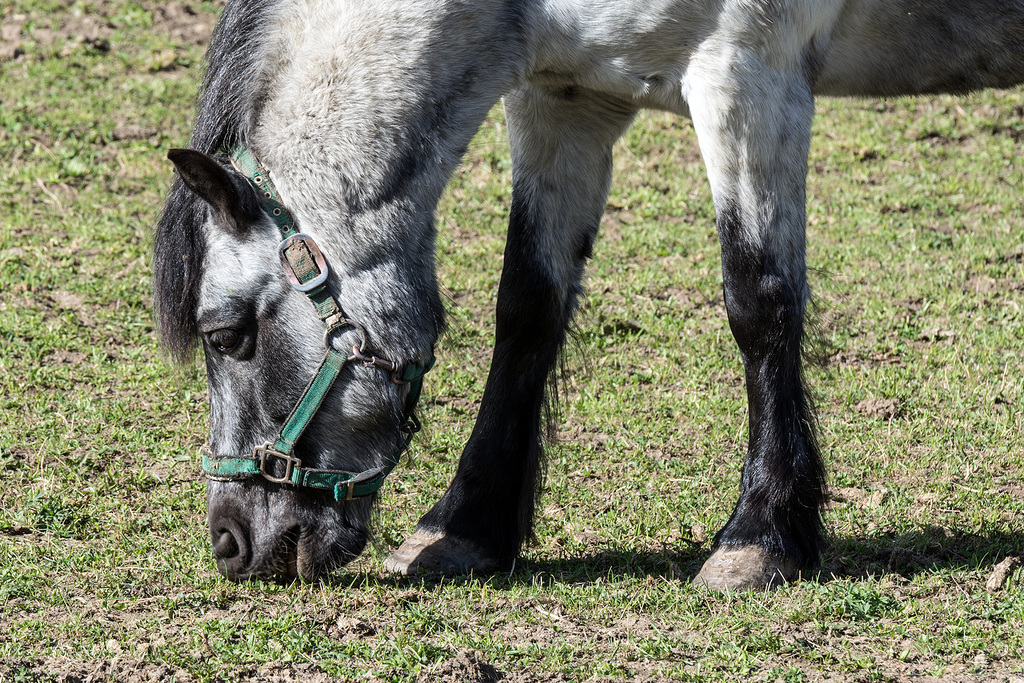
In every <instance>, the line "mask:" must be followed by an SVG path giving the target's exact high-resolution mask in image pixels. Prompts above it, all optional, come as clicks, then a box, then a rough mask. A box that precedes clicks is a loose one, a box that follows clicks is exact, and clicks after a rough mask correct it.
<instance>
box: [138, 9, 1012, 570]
mask: <svg viewBox="0 0 1024 683" xmlns="http://www.w3.org/2000/svg"><path fill="white" fill-rule="evenodd" d="M1022 80H1024V0H408V1H406V2H382V1H380V0H317V1H312V0H232V1H231V2H230V3H229V4H228V6H227V7H226V8H225V10H224V13H223V15H222V17H221V19H220V21H219V23H218V25H217V28H216V30H215V33H214V36H213V39H212V43H211V45H210V48H209V52H208V57H207V71H206V75H205V80H204V82H203V86H202V90H201V93H200V97H199V108H198V120H197V123H196V126H195V129H194V132H193V134H192V137H191V140H190V142H189V149H182V150H173V151H172V152H171V153H170V154H169V156H170V158H171V160H172V161H173V163H174V165H175V167H176V169H177V172H178V178H177V180H176V181H175V183H174V185H173V187H172V188H171V191H170V195H169V198H168V200H167V204H166V207H165V209H164V212H163V215H162V218H161V219H160V222H159V225H158V228H157V235H156V243H155V257H154V264H155V286H156V299H157V309H158V315H159V319H160V330H161V335H162V339H163V342H164V344H165V345H166V347H167V348H168V349H169V351H170V352H171V354H172V356H173V357H174V358H175V359H177V360H185V359H187V358H188V357H189V356H190V355H191V354H192V353H193V352H194V350H195V348H196V346H197V342H198V343H201V345H202V348H203V350H204V353H205V358H206V369H207V376H208V380H209V402H210V432H209V440H208V444H207V446H206V447H205V448H204V456H203V463H204V469H205V471H206V473H207V475H208V477H209V478H210V483H209V488H208V504H209V524H210V534H211V539H212V543H213V551H214V554H215V556H216V558H217V563H218V567H219V569H220V571H221V572H222V573H223V574H224V575H226V576H228V577H230V578H233V579H244V578H247V577H264V578H265V577H272V576H285V577H296V576H298V577H301V578H302V579H306V580H311V579H315V578H317V577H320V576H322V575H324V574H325V573H327V572H329V571H330V570H332V569H334V568H336V567H338V566H340V565H342V564H344V563H345V562H347V561H349V560H351V559H352V558H354V557H356V556H357V555H358V553H360V552H361V550H362V549H363V547H364V545H365V543H366V540H367V534H368V530H367V529H368V520H369V518H370V509H371V505H372V501H373V499H374V497H375V492H376V491H377V489H378V488H379V486H380V485H381V483H382V482H383V481H384V477H385V476H386V475H387V473H388V472H389V471H390V470H391V468H392V467H393V466H394V464H395V462H397V459H398V457H399V456H400V455H401V452H402V449H403V447H404V446H405V445H406V444H407V442H408V439H409V438H410V436H411V434H412V433H413V432H414V431H415V429H416V426H417V424H416V422H415V417H414V414H413V411H414V408H415V404H416V399H417V396H418V394H419V386H420V383H421V381H422V376H423V373H424V372H426V371H427V370H428V369H429V367H430V364H431V362H432V359H433V347H434V344H435V342H436V340H437V339H438V336H439V334H440V333H441V331H442V327H443V309H442V304H441V300H440V297H439V294H438V286H437V281H436V275H435V266H434V242H435V228H434V211H435V207H436V204H437V202H438V198H439V197H440V195H441V193H442V191H443V189H444V187H445V185H446V183H447V182H448V180H449V178H450V176H451V174H452V172H453V170H454V169H455V168H456V166H457V164H458V163H459V160H460V159H461V157H462V156H463V154H464V153H465V151H466V148H467V145H468V144H469V142H470V140H471V138H472V137H473V135H474V133H475V131H476V130H477V128H478V127H479V126H480V124H481V123H482V121H483V120H484V118H485V116H486V115H487V113H488V112H489V111H490V109H491V108H492V107H493V106H494V105H495V103H497V102H498V101H499V99H501V100H503V102H504V107H505V114H506V117H507V122H508V131H509V137H510V142H511V151H512V160H513V193H512V205H511V212H510V219H509V227H508V238H507V242H506V246H505V259H504V266H503V270H502V275H501V283H500V287H499V290H498V295H497V311H496V315H497V317H496V329H495V345H494V353H493V358H492V361H491V366H490V372H489V375H488V378H487V385H486V388H485V389H484V393H483V399H482V402H481V405H480V411H479V415H478V417H477V420H476V424H475V426H474V429H473V431H472V435H471V436H470V438H469V441H468V443H467V444H466V446H465V449H464V451H463V453H462V456H461V459H460V461H459V465H458V470H457V472H456V473H455V476H454V479H453V480H452V482H451V484H450V486H449V487H448V489H447V491H446V492H445V493H444V495H443V496H442V497H441V499H440V500H439V501H438V502H437V503H436V504H435V505H434V506H433V508H432V509H430V510H429V511H428V512H427V513H426V514H425V515H424V516H423V517H422V518H421V519H420V521H419V524H418V525H417V527H416V530H415V531H414V533H413V534H412V536H411V537H410V538H409V539H408V540H406V541H405V543H403V544H402V546H401V547H400V548H399V549H398V550H397V551H396V552H395V553H394V554H393V555H392V556H391V557H390V558H389V559H388V561H387V563H386V564H387V567H388V568H389V569H391V570H393V571H397V572H400V573H415V572H420V571H433V572H442V573H453V572H464V571H469V570H474V571H477V572H487V571H494V570H497V569H499V568H507V567H509V566H511V565H512V563H513V562H514V560H515V558H516V556H517V555H518V553H519V552H520V549H521V546H522V544H523V542H524V540H525V539H526V538H527V537H528V536H529V535H530V533H531V527H532V520H533V516H534V509H535V501H536V497H537V494H538V486H539V483H538V482H539V479H540V468H541V465H542V445H541V431H542V430H541V426H540V422H541V410H542V405H543V402H544V392H545V387H546V384H547V380H548V377H549V374H550V373H551V372H552V369H553V367H554V366H555V364H556V362H557V359H558V356H559V352H560V349H561V347H562V344H563V342H564V340H565V338H566V328H567V326H568V325H569V323H570V319H571V318H572V316H573V312H574V310H575V308H576V306H577V303H578V300H579V298H580V294H581V279H582V276H583V273H584V267H585V264H586V262H587V259H588V258H589V257H590V255H591V249H592V245H593V243H594V239H595V236H596V234H597V231H598V226H599V222H600V219H601V215H602V212H603V210H604V206H605V202H606V196H607V192H608V189H609V184H610V182H611V169H612V146H613V144H614V143H615V141H616V140H617V139H618V138H619V136H620V135H622V133H623V132H624V131H625V130H626V128H627V127H628V126H629V125H630V123H631V121H632V120H633V117H634V115H635V114H636V112H637V111H638V110H639V109H640V108H643V107H648V108H656V109H663V110H668V111H672V112H675V113H677V114H680V115H683V116H688V117H690V118H691V119H692V121H693V125H694V128H695V130H696V133H697V138H698V142H699V145H700V149H701V152H702V154H703V158H704V161H705V164H706V167H707V175H708V179H709V181H710V183H711V189H712V194H713V197H714V205H715V210H716V224H717V230H718V237H719V240H720V243H721V249H722V268H723V271H724V293H725V304H726V309H727V312H728V319H729V325H730V328H731V330H732V333H733V336H734V337H735V340H736V343H737V345H738V346H739V350H740V354H741V356H742V359H743V366H744V371H745V377H746V388H747V395H748V401H749V445H748V451H747V456H746V462H745V464H744V467H743V474H742V480H741V484H740V492H739V500H738V502H737V504H736V507H735V510H734V511H733V513H732V515H731V517H730V518H729V520H728V521H727V522H726V524H725V526H724V527H723V528H722V529H721V530H720V531H719V532H718V534H717V535H716V536H715V540H714V548H713V551H712V555H711V556H710V558H709V559H708V560H707V562H706V563H705V565H704V567H703V568H702V569H701V571H700V573H699V574H698V575H697V577H696V578H695V579H694V580H695V582H696V583H699V584H704V585H708V586H711V587H716V588H742V587H760V588H763V587H765V586H768V585H773V584H776V583H779V582H782V581H786V580H791V579H793V578H794V577H796V576H797V575H798V574H799V572H800V571H801V570H802V569H803V568H805V567H809V566H812V565H814V564H815V563H816V562H818V560H819V555H820V551H821V547H822V534H823V529H822V526H823V525H822V518H821V509H822V505H823V502H824V499H825V485H826V481H825V474H824V467H823V463H822V458H821V455H820V454H819V449H818V447H817V445H816V439H815V418H814V414H813V411H812V407H811V403H810V401H809V399H808V396H807V392H806V390H805V386H804V380H803V378H802V372H801V342H802V339H803V319H804V310H805V306H806V304H807V301H808V297H809V293H808V285H807V279H806V266H805V262H804V253H805V245H804V234H805V225H804V211H805V197H804V192H805V190H804V185H805V179H806V173H807V154H808V146H809V140H810V128H811V119H812V116H813V112H814V95H815V94H828V95H851V96H895V95H903V94H917V93H938V92H965V91H969V90H972V89H977V88H985V87H1008V86H1012V85H1015V84H1018V83H1020V82H1022Z"/></svg>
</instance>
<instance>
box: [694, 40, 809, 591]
mask: <svg viewBox="0 0 1024 683" xmlns="http://www.w3.org/2000/svg"><path fill="white" fill-rule="evenodd" d="M780 61H781V60H780ZM686 86H687V88H686V91H687V100H688V102H689V104H690V111H691V115H692V117H693V121H694V127H695V129H696V131H697V136H698V140H699V142H700V145H701V151H702V153H703V155H704V159H705V163H706V165H707V171H708V177H709V180H710V181H711V186H712V193H713V195H714V201H715V209H716V214H717V228H718V235H719V241H720V243H721V248H722V269H723V276H724V290H725V305H726V310H727V312H728V316H729V326H730V328H731V329H732V333H733V336H734V338H735V340H736V343H737V344H738V346H739V349H740V353H741V356H742V359H743V366H744V371H745V376H746V387H747V399H748V404H749V444H748V450H747V457H746V462H745V464H744V466H743V474H742V477H741V484H740V497H739V501H738V503H737V504H736V508H735V510H734V511H733V513H732V516H731V517H730V518H729V520H728V522H727V523H726V525H725V527H724V528H722V530H721V531H719V532H718V534H717V535H716V536H715V543H714V545H715V548H714V551H713V553H712V555H711V557H710V558H709V559H708V561H707V562H706V563H705V565H704V567H703V568H702V569H701V571H700V573H699V574H698V575H697V577H696V578H695V579H694V582H695V583H697V584H704V585H708V586H711V587H714V588H720V589H724V588H729V589H736V588H747V587H752V588H762V589H763V588H764V587H766V586H769V585H773V584H776V583H780V582H784V581H787V580H790V579H792V578H794V577H796V576H797V575H798V573H799V571H800V570H801V569H803V568H805V567H808V566H810V565H814V564H816V563H817V562H818V559H819V554H820V548H821V543H822V542H821V538H822V522H821V512H820V510H821V506H822V503H823V497H824V487H825V474H824V467H823V464H822V461H821V456H820V454H819V452H818V448H817V445H816V441H815V422H814V415H813V411H812V407H811V403H810V400H809V398H808V396H807V393H806V391H805V389H804V385H803V379H802V376H801V342H802V337H803V318H804V308H805V304H806V301H807V299H808V288H807V279H806V268H805V263H804V201H805V199H804V184H805V180H806V172H807V152H808V147H809V140H810V124H811V118H812V116H813V111H814V103H813V98H812V96H811V91H810V86H809V85H808V82H807V78H806V76H805V75H804V74H803V71H802V66H801V65H800V64H799V63H797V64H794V65H793V66H792V67H786V66H785V65H784V64H783V65H782V66H780V65H779V64H778V63H773V64H771V65H769V64H768V63H767V62H765V61H763V60H762V59H761V57H760V56H759V55H758V54H756V53H755V52H754V51H753V50H749V51H748V50H745V49H744V48H739V47H736V46H734V45H710V44H709V45H708V49H707V50H705V51H702V52H701V53H700V54H698V55H696V56H695V57H694V59H693V61H692V62H691V65H690V68H689V71H688V75H687V81H686Z"/></svg>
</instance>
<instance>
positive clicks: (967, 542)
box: [326, 526, 1024, 589]
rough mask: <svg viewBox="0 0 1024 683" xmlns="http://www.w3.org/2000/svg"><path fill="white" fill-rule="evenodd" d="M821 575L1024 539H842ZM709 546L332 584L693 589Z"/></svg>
mask: <svg viewBox="0 0 1024 683" xmlns="http://www.w3.org/2000/svg"><path fill="white" fill-rule="evenodd" d="M830 542H831V545H830V546H829V548H828V549H827V550H826V551H825V553H824V556H823V558H822V564H821V567H820V568H819V569H818V570H812V571H811V572H809V573H808V574H805V576H806V577H807V578H809V579H811V580H815V581H818V582H821V583H827V582H829V581H832V580H835V579H854V580H857V579H869V578H872V577H875V578H877V577H880V576H883V575H885V574H899V575H901V576H903V577H904V578H908V579H909V578H913V577H914V576H915V575H918V574H927V573H934V572H941V571H950V570H976V569H983V568H987V567H991V566H992V565H994V564H996V563H998V562H1000V561H1001V560H1003V559H1004V558H1005V557H1007V556H1010V555H1016V556H1019V557H1020V556H1024V531H1022V532H1021V533H1009V532H1006V531H994V530H993V531H985V530H982V531H981V532H978V533H970V532H964V531H957V530H951V529H944V528H941V527H935V526H923V527H920V528H917V529H914V530H911V531H904V532H901V533H896V532H892V531H890V532H886V531H879V532H876V533H874V534H873V535H871V536H868V537H863V536H839V537H833V538H831V539H830ZM710 552H711V551H710V549H709V547H708V546H707V545H706V544H691V545H690V546H689V547H682V548H680V547H665V548H661V549H650V550H635V549H622V548H608V549H603V550H598V551H596V552H589V553H587V554H582V555H579V556H578V557H564V558H558V559H529V558H527V559H520V560H519V561H518V562H517V563H516V566H515V567H513V568H512V570H511V571H508V572H495V573H493V574H489V575H473V574H466V575H462V576H450V577H440V576H429V575H428V576H422V577H405V576H396V575H389V574H386V573H378V572H374V571H369V572H366V573H363V572H359V573H352V574H348V575H345V574H341V575H337V576H333V577H332V578H331V579H327V580H326V581H327V582H328V583H330V584H332V585H335V586H343V587H350V588H360V587H363V588H365V587H369V586H371V585H372V586H378V587H389V588H396V589H401V588H412V587H424V588H428V589H429V588H434V587H437V586H439V585H441V584H446V585H453V584H454V585H459V584H470V583H476V582H479V581H487V582H488V585H490V586H491V587H493V588H497V589H501V588H511V587H514V586H519V585H523V584H524V583H535V582H538V581H545V582H551V583H556V584H586V583H593V582H595V581H598V580H600V579H611V580H622V579H630V578H646V577H655V578H662V579H664V580H666V581H680V582H683V583H689V582H690V581H691V580H692V579H693V577H694V576H696V575H697V572H698V571H700V568H701V565H702V564H703V563H704V561H705V560H706V559H707V558H708V556H709V555H710Z"/></svg>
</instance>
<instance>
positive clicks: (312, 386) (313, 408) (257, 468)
mask: <svg viewBox="0 0 1024 683" xmlns="http://www.w3.org/2000/svg"><path fill="white" fill-rule="evenodd" d="M231 161H232V164H234V166H235V168H237V169H238V170H239V171H240V172H241V173H243V174H244V175H246V176H247V177H248V178H249V180H251V181H252V182H253V184H254V185H256V187H257V189H259V191H260V192H261V193H262V195H263V206H264V209H265V210H266V211H267V213H268V215H270V217H271V219H272V220H273V221H274V224H275V225H277V227H278V230H279V231H280V232H281V237H282V241H281V244H280V245H279V246H278V254H279V256H280V258H281V266H282V267H283V268H284V272H285V276H286V277H287V278H288V280H289V282H291V284H292V286H293V287H294V288H295V289H297V290H299V291H300V292H303V293H304V294H305V295H306V296H307V297H308V298H309V300H310V302H312V304H313V307H314V308H315V309H316V312H317V315H318V316H319V317H320V320H322V321H323V323H324V325H325V327H326V332H325V336H324V340H325V342H326V346H327V352H326V354H325V355H324V359H323V361H322V362H321V363H320V367H319V368H317V371H316V373H315V374H314V375H313V378H312V379H311V380H310V381H309V384H307V385H306V389H305V390H304V391H303V392H302V396H301V398H299V401H298V403H296V404H295V407H294V408H293V409H292V412H291V414H290V415H289V416H288V419H286V420H285V423H284V426H282V427H281V430H280V431H279V432H278V434H277V438H276V439H275V440H274V442H273V443H271V442H269V441H268V442H267V443H265V444H263V445H262V446H257V447H256V448H255V449H253V453H252V455H251V456H242V457H237V456H222V455H215V454H214V453H213V452H212V451H211V450H210V449H209V447H208V446H204V447H203V472H204V473H205V474H206V476H207V477H208V478H209V479H213V480H216V481H235V480H239V479H248V478H250V477H256V476H262V477H263V478H265V479H266V480H268V481H270V482H273V483H276V484H289V485H292V486H304V487H310V488H318V489H328V490H332V491H333V493H334V499H335V500H352V499H353V498H358V497H361V496H368V495H371V494H372V493H374V492H376V491H377V490H378V489H379V488H380V487H381V485H382V484H383V483H384V478H385V477H387V476H388V474H390V473H391V470H393V469H394V468H395V466H396V465H397V464H398V461H399V459H400V458H401V456H402V452H403V451H404V450H405V449H406V448H407V447H408V446H409V443H410V442H411V441H412V437H413V435H415V433H416V432H418V431H419V430H420V423H419V420H417V419H416V416H415V414H414V412H413V411H414V410H415V408H416V402H417V400H418V399H419V395H420V391H421V389H422V386H423V375H424V374H426V373H427V371H428V370H430V368H431V366H432V365H433V364H434V359H433V357H431V358H430V359H429V360H428V361H427V363H425V364H423V365H420V364H416V363H409V364H407V365H404V366H400V365H398V363H395V362H394V361H389V360H386V359H383V358H377V357H375V356H370V355H367V354H366V352H365V346H366V332H365V330H364V329H363V327H362V326H361V325H359V323H356V322H354V321H352V320H349V319H348V318H347V317H346V316H345V313H344V311H343V310H342V309H341V306H339V305H338V302H337V301H336V300H335V298H334V296H333V295H332V294H331V293H330V290H329V289H328V288H327V277H328V275H329V272H330V270H329V268H328V267H327V260H326V259H325V258H324V256H323V252H321V251H320V248H319V247H318V246H317V244H316V242H315V241H314V240H313V238H312V237H310V236H309V235H306V234H303V233H300V232H297V231H296V230H295V219H294V216H293V215H292V213H291V212H290V211H288V209H287V208H286V207H285V206H284V203H283V202H282V201H281V196H280V195H279V194H278V192H277V189H276V188H275V187H274V184H273V183H272V182H271V180H270V175H269V173H267V170H266V168H264V167H263V165H262V164H260V163H259V161H257V160H256V158H255V157H254V156H253V155H252V153H251V152H249V150H247V149H246V148H245V147H241V146H239V147H236V148H234V149H233V150H232V151H231ZM346 327H352V328H355V329H356V330H357V331H358V332H359V335H360V339H361V344H359V345H356V346H353V347H352V354H351V355H345V354H343V353H340V352H339V351H337V350H336V349H335V348H334V347H333V346H332V345H331V343H330V338H331V336H332V335H333V333H334V332H336V331H337V330H340V329H342V328H346ZM351 361H358V362H360V363H362V364H363V365H364V366H366V367H371V368H379V369H382V370H386V371H388V372H389V373H390V374H391V380H392V381H393V382H394V383H396V384H407V385H409V395H408V397H407V398H406V404H405V422H404V423H403V425H402V433H403V434H404V435H405V439H404V440H403V443H402V444H401V445H400V446H399V447H398V449H397V450H396V451H395V452H394V453H393V454H392V457H391V458H389V459H388V461H387V463H386V464H385V465H384V466H383V467H375V468H373V469H369V470H365V471H363V472H349V471H346V470H321V469H311V468H307V467H303V466H302V461H301V460H299V459H298V458H296V457H295V456H294V454H293V450H294V448H295V443H296V442H297V441H298V440H299V437H301V436H302V434H303V432H305V430H306V427H308V426H309V423H310V421H312V419H313V416H314V415H316V412H317V410H319V408H320V405H321V404H322V403H323V401H324V399H325V398H326V397H327V394H328V393H329V392H330V390H331V387H332V386H333V385H334V381H335V380H336V379H337V378H338V375H339V374H340V373H341V370H342V368H344V367H345V364H346V363H349V362H351Z"/></svg>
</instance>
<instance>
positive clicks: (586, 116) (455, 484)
mask: <svg viewBox="0 0 1024 683" xmlns="http://www.w3.org/2000/svg"><path fill="white" fill-rule="evenodd" d="M505 112H506V116H507V119H508V128H509V137H510V142H511V147H512V158H513V183H512V184H513V193H512V209H511V215H510V219H509V231H508V239H507V241H506V245H505V262H504V266H503V269H502V274H501V284H500V286H499V289H498V300H497V309H496V327H495V346H494V354H493V357H492V360H491V368H490V374H489V375H488V378H487V385H486V387H485V389H484V395H483V399H482V401H481V405H480V413H479V415H478V417H477V421H476V424H475V426H474V428H473V432H472V435H471V436H470V439H469V441H468V443H467V445H466V447H465V449H464V451H463V453H462V457H461V459H460V461H459V466H458V470H457V472H456V474H455V478H454V479H453V481H452V483H451V485H450V486H449V487H448V490H447V491H446V492H445V494H444V496H443V497H442V498H441V499H440V501H438V503H437V504H436V505H434V507H433V508H432V509H431V510H430V511H429V512H428V513H427V514H426V515H424V516H423V518H422V519H420V521H419V524H418V525H417V528H416V531H415V533H414V534H413V536H412V537H410V538H409V539H408V540H407V541H406V542H405V543H403V544H402V546H401V547H400V548H399V549H398V550H397V551H395V553H394V554H393V555H392V556H391V557H390V558H389V559H388V562H387V563H386V565H387V567H388V568H389V569H391V570H393V571H398V572H401V573H406V574H408V573H414V572H421V571H431V572H441V573H457V572H465V571H469V570H474V571H480V572H485V571H493V570H496V569H499V568H507V567H509V566H511V565H512V563H513V562H514V560H515V558H516V557H517V555H518V554H519V551H520V549H521V547H522V544H523V542H524V541H525V540H526V539H527V538H528V537H529V536H530V534H531V530H532V523H533V512H534V503H535V500H536V497H537V494H538V492H539V484H540V471H541V465H542V447H541V436H542V433H541V432H542V430H541V414H542V409H543V405H544V394H545V388H546V386H547V383H548V379H549V377H550V375H551V372H552V370H553V369H554V367H555V364H556V362H557V360H558V354H559V352H560V349H561V347H562V343H563V341H564V340H565V336H566V329H567V327H568V324H569V321H570V319H571V317H572V314H573V312H574V310H575V308H576V305H577V299H578V297H579V294H580V291H581V285H580V282H581V279H582V276H583V269H584V265H585V262H586V259H587V258H588V257H589V256H590V253H591V247H592V245H593V241H594V237H595V235H596V234H597V229H598V226H599V223H600V220H601V215H602V213H603V211H604V204H605V201H606V198H607V194H608V186H609V183H610V179H611V149H612V145H613V143H614V142H615V140H617V139H618V137H619V136H620V135H621V134H622V132H623V131H624V130H625V128H626V127H627V126H628V125H629V123H630V121H631V120H632V118H633V115H634V113H635V110H634V109H633V108H631V107H629V106H625V105H620V104H616V103H611V102H608V101H607V100H603V99H600V98H598V97H596V96H595V95H593V94H591V93H589V92H587V91H579V90H560V91H549V90H542V89H539V88H533V87H524V88H521V89H519V90H517V91H515V92H513V93H511V94H510V95H508V96H506V98H505Z"/></svg>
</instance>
